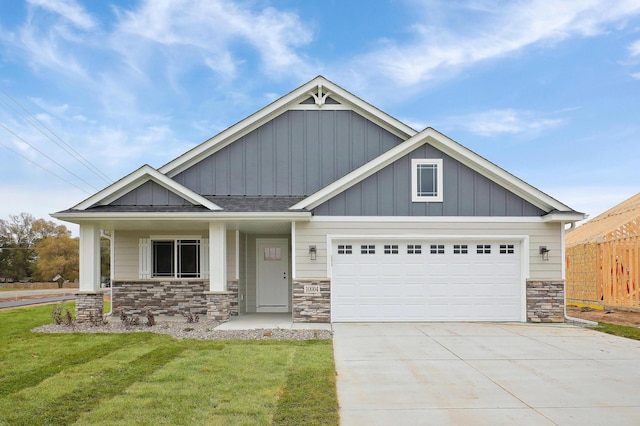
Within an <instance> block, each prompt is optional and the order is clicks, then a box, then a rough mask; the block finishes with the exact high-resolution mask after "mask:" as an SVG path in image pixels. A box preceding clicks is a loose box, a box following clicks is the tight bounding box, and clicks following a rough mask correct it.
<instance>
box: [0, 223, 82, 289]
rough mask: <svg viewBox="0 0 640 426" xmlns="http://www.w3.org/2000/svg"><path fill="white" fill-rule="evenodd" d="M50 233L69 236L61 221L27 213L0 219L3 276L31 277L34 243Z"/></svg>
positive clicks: (16, 278) (14, 277)
mask: <svg viewBox="0 0 640 426" xmlns="http://www.w3.org/2000/svg"><path fill="white" fill-rule="evenodd" d="M50 236H66V237H70V236H71V231H69V230H68V229H67V227H66V226H64V225H58V224H56V223H54V222H52V221H46V220H44V219H36V218H34V217H33V216H32V215H30V214H29V213H20V214H19V215H9V220H3V219H0V248H1V249H2V253H1V256H0V261H1V262H2V265H0V270H2V276H4V277H8V278H12V279H14V280H18V279H21V278H25V277H30V276H31V275H32V273H33V266H34V263H35V260H36V249H35V247H36V244H37V243H38V242H39V241H41V240H43V239H44V238H47V237H50Z"/></svg>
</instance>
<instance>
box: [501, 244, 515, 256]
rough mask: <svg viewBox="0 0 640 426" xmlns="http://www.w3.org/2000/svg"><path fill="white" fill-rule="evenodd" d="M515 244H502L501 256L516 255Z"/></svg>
mask: <svg viewBox="0 0 640 426" xmlns="http://www.w3.org/2000/svg"><path fill="white" fill-rule="evenodd" d="M514 253H515V249H514V246H513V244H500V254H514Z"/></svg>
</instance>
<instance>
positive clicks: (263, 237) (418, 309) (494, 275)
mask: <svg viewBox="0 0 640 426" xmlns="http://www.w3.org/2000/svg"><path fill="white" fill-rule="evenodd" d="M53 216H54V217H56V218H58V219H62V220H65V221H69V222H73V223H77V224H79V225H80V293H79V294H78V304H77V310H78V318H79V320H83V319H86V318H87V316H88V315H89V313H90V312H95V310H96V309H97V307H98V306H100V305H101V298H100V295H99V294H97V290H98V288H99V278H100V261H99V240H100V235H101V232H104V233H106V234H107V235H108V236H109V237H110V238H111V241H112V277H111V278H112V282H113V309H114V311H116V312H117V311H119V310H124V311H126V312H129V313H133V314H141V313H144V312H146V311H147V310H151V311H152V312H154V313H155V314H164V315H176V314H181V313H184V312H191V313H199V314H207V315H208V317H210V318H214V319H218V320H227V319H229V317H230V316H231V315H248V314H251V313H255V312H291V314H292V317H293V320H294V321H297V322H329V321H333V322H340V321H460V320H462V321H536V322H560V321H563V320H564V280H563V278H564V270H563V268H564V245H563V234H564V229H565V225H566V224H570V223H573V222H575V221H578V220H581V219H583V218H584V215H583V214H582V213H578V212H576V211H574V210H572V209H571V208H569V207H568V206H566V205H565V204H563V203H561V202H559V201H557V200H555V199H553V198H552V197H550V196H548V195H546V194H545V193H543V192H541V191H539V190H538V189H536V188H534V187H532V186H531V185H529V184H527V183H525V182H523V181H522V180H520V179H518V178H516V177H514V176H513V175H511V174H509V173H508V172H506V171H504V170H503V169H501V168H499V167H498V166H496V165H495V164H493V163H491V162H489V161H487V160H486V159H484V158H482V157H480V156H478V155H477V154H475V153H473V152H471V151H470V150H468V149H467V148H465V147H464V146H462V145H460V144H458V143H456V142H455V141H453V140H451V139H449V138H448V137H446V136H445V135H443V134H441V133H439V132H438V131H436V130H434V129H432V128H427V129H425V130H422V131H420V132H417V131H415V130H413V129H412V128H410V127H409V126H407V125H405V124H403V123H401V122H400V121H398V120H396V119H394V118H393V117H391V116H389V115H387V114H386V113H384V112H382V111H380V110H378V109H377V108H375V107H373V106H372V105H369V104H368V103H366V102H365V101H363V100H361V99H359V98H358V97H356V96H354V95H352V94H351V93H349V92H347V91H346V90H344V89H343V88H341V87H339V86H337V85H336V84H334V83H332V82H330V81H328V80H326V79H325V78H323V77H316V78H314V79H313V80H311V81H309V82H308V83H306V84H304V85H302V86H301V87H299V88H297V89H295V90H294V91H292V92H291V93H289V94H287V95H285V96H283V97H282V98H280V99H278V100H277V101H275V102H273V103H272V104H270V105H268V106H266V107H265V108H263V109H261V110H259V111H257V112H256V113H254V114H253V115H251V116H249V117H247V118H246V119H244V120H243V121H241V122H239V123H237V124H235V125H233V126H231V127H230V128H228V129H227V130H224V131H223V132H221V133H220V134H218V135H216V136H214V137H212V138H211V139H209V140H207V141H206V142H204V143H202V144H201V145H198V146H197V147H195V148H194V149H192V150H191V151H189V152H187V153H185V154H184V155H182V156H180V157H178V158H176V159H175V160H173V161H171V162H169V163H168V164H166V165H164V166H162V167H161V168H159V169H154V168H153V167H150V166H148V165H145V166H142V167H141V168H139V169H138V170H136V171H134V172H133V173H131V174H130V175H128V176H125V177H124V178H122V179H121V180H119V181H118V182H116V183H114V184H113V185H111V186H109V187H107V188H105V189H104V190H102V191H100V192H98V193H96V194H95V195H93V196H91V197H89V198H88V199H86V200H84V201H82V202H81V203H79V204H78V205H76V206H74V207H72V208H70V209H68V210H65V211H62V212H58V213H56V214H54V215H53Z"/></svg>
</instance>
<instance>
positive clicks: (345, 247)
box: [338, 244, 353, 254]
mask: <svg viewBox="0 0 640 426" xmlns="http://www.w3.org/2000/svg"><path fill="white" fill-rule="evenodd" d="M352 253H353V247H352V246H351V244H338V254H352Z"/></svg>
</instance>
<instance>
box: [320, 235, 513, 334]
mask: <svg viewBox="0 0 640 426" xmlns="http://www.w3.org/2000/svg"><path fill="white" fill-rule="evenodd" d="M331 250H332V264H333V265H332V273H331V275H332V277H331V318H332V321H333V322H357V321H381V322H392V321H522V320H524V318H523V309H522V307H523V306H522V303H523V302H522V299H523V297H522V291H523V290H522V287H523V284H522V282H523V280H522V273H521V271H522V265H521V263H522V260H521V242H520V241H511V240H499V241H496V240H491V239H488V238H487V239H482V238H476V239H473V240H458V239H455V240H442V241H439V240H434V239H428V240H426V239H415V240H408V239H406V240H405V239H402V240H333V242H332V249H331Z"/></svg>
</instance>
